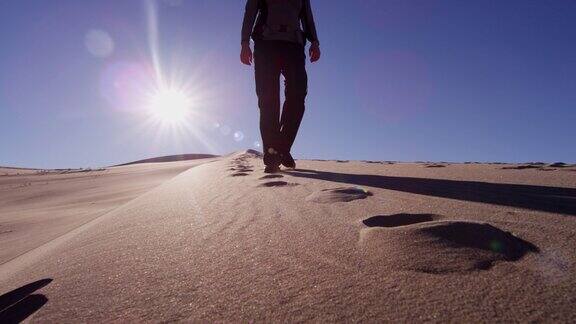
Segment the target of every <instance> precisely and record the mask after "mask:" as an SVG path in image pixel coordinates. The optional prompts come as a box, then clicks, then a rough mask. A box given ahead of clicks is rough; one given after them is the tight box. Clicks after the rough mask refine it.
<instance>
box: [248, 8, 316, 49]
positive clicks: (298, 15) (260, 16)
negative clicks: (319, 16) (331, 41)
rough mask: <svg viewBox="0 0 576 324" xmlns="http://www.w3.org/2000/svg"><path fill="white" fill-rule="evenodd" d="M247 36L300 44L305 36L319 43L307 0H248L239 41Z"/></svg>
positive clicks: (255, 38)
mask: <svg viewBox="0 0 576 324" xmlns="http://www.w3.org/2000/svg"><path fill="white" fill-rule="evenodd" d="M255 21H256V24H254V22H255ZM250 37H252V39H254V40H282V41H289V42H295V43H299V44H304V42H305V40H306V39H307V40H309V41H310V42H312V43H319V41H318V35H317V33H316V26H315V24H314V16H313V15H312V8H311V6H310V0H247V2H246V11H245V13H244V21H243V23H242V43H248V42H249V41H250Z"/></svg>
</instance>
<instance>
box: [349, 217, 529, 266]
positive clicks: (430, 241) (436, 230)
mask: <svg viewBox="0 0 576 324" xmlns="http://www.w3.org/2000/svg"><path fill="white" fill-rule="evenodd" d="M362 223H364V225H366V226H367V227H366V228H364V229H362V230H361V233H360V241H359V245H360V246H361V247H362V248H363V249H364V250H365V251H366V252H367V256H368V258H369V259H371V260H373V261H374V262H379V263H382V265H383V266H389V267H390V268H393V269H396V270H409V271H417V272H425V273H432V274H443V273H453V272H470V271H480V270H488V269H490V268H491V267H492V266H494V265H495V264H496V263H498V262H513V261H518V260H520V259H521V258H522V257H524V256H525V255H526V254H527V253H530V252H532V253H538V252H539V249H538V247H536V246H535V245H534V244H532V243H530V242H528V241H525V240H523V239H521V238H519V237H517V236H515V235H514V234H512V233H509V232H506V231H504V230H502V229H500V228H498V227H496V226H493V225H491V224H488V223H479V222H472V221H462V220H444V217H442V216H439V215H433V214H395V215H389V216H374V217H370V218H368V219H365V220H363V221H362Z"/></svg>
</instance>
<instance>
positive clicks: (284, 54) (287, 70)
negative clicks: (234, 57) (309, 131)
mask: <svg viewBox="0 0 576 324" xmlns="http://www.w3.org/2000/svg"><path fill="white" fill-rule="evenodd" d="M305 65H306V55H305V54H304V46H303V45H300V44H297V43H292V42H285V41H264V40H259V41H256V42H255V45H254V70H255V74H256V94H257V95H258V107H259V108H260V134H261V135H262V142H263V143H262V144H263V148H264V163H265V164H266V165H269V164H273V163H278V159H279V158H278V153H280V154H281V153H282V152H290V149H291V148H292V144H293V143H294V139H296V134H297V133H298V128H299V127H300V122H301V121H302V116H304V100H305V98H306V93H307V89H308V76H307V75H306V67H305ZM281 74H282V75H283V76H284V87H285V89H284V94H285V101H284V106H283V107H282V114H280V75H281ZM276 152H277V153H276Z"/></svg>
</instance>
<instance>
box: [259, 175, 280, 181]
mask: <svg viewBox="0 0 576 324" xmlns="http://www.w3.org/2000/svg"><path fill="white" fill-rule="evenodd" d="M278 178H284V176H283V175H281V174H268V175H265V176H263V177H260V180H266V179H278Z"/></svg>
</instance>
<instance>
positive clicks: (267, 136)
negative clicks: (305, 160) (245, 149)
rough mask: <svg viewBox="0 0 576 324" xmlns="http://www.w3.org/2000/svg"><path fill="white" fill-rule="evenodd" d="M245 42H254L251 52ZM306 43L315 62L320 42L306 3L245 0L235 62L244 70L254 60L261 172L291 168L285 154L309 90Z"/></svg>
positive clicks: (300, 0) (303, 0)
mask: <svg viewBox="0 0 576 324" xmlns="http://www.w3.org/2000/svg"><path fill="white" fill-rule="evenodd" d="M250 37H251V38H252V39H253V40H254V53H253V52H252V49H251V48H250ZM306 40H308V41H310V43H311V45H310V49H309V56H310V62H316V61H318V60H319V59H320V42H319V41H318V35H317V33H316V26H315V24H314V17H313V14H312V8H311V6H310V0H247V2H246V11H245V13H244V20H243V23H242V41H241V45H242V49H241V52H240V60H241V61H242V63H244V64H246V65H251V64H252V62H253V61H254V74H255V80H256V95H257V96H258V107H259V110H260V135H261V136H262V144H263V151H264V158H263V160H264V165H265V169H264V172H266V173H274V172H278V171H280V165H284V166H285V167H287V168H295V167H296V163H295V161H294V159H293V158H292V155H291V153H290V151H291V149H292V145H293V143H294V140H295V139H296V134H297V133H298V128H299V127H300V122H301V121H302V117H303V115H304V101H305V98H306V94H307V91H308V76H307V74H306V66H305V65H306V54H305V45H306ZM280 75H283V76H284V88H285V89H284V94H285V101H284V104H283V107H282V113H280Z"/></svg>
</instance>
